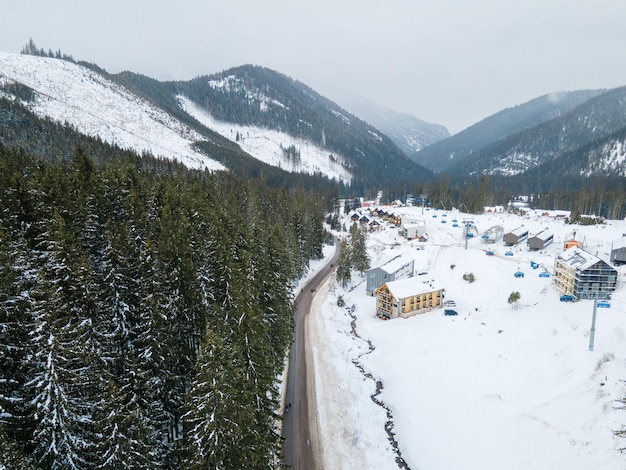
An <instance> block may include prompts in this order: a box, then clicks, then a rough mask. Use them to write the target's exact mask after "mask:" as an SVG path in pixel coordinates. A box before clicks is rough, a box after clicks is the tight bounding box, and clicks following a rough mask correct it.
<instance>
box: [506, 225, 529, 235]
mask: <svg viewBox="0 0 626 470" xmlns="http://www.w3.org/2000/svg"><path fill="white" fill-rule="evenodd" d="M526 233H528V230H527V229H526V228H524V227H523V226H520V227H517V228H516V229H514V230H511V231H510V232H509V234H512V235H518V236H519V235H524V234H526Z"/></svg>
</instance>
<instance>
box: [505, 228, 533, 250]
mask: <svg viewBox="0 0 626 470" xmlns="http://www.w3.org/2000/svg"><path fill="white" fill-rule="evenodd" d="M526 238H528V230H527V229H525V228H524V227H523V226H521V227H517V228H516V229H515V230H512V231H510V232H509V233H506V234H505V235H504V244H505V245H508V246H513V245H517V244H518V243H519V242H521V241H522V240H525V239H526Z"/></svg>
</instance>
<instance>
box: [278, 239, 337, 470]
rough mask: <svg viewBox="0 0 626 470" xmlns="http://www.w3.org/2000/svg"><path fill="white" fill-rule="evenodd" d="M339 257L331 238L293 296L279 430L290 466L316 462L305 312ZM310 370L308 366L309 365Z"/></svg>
mask: <svg viewBox="0 0 626 470" xmlns="http://www.w3.org/2000/svg"><path fill="white" fill-rule="evenodd" d="M338 258H339V242H338V241H335V254H334V255H333V257H332V259H331V260H329V261H328V263H327V264H326V265H325V266H324V267H323V268H322V269H320V270H319V272H318V273H317V274H316V275H315V276H314V277H313V278H311V280H310V281H309V282H308V283H307V284H306V286H305V287H304V288H303V289H302V290H301V291H300V292H299V293H298V295H297V296H296V299H295V303H296V313H295V330H294V341H293V343H292V345H291V351H290V353H289V366H288V367H287V375H286V377H285V404H286V405H289V406H290V409H289V411H288V412H287V411H286V410H283V411H284V419H283V427H282V434H283V436H285V441H284V443H283V463H284V464H285V465H287V466H288V467H289V468H292V469H294V470H316V469H317V468H318V467H317V466H316V465H319V443H318V442H317V440H318V432H317V417H316V413H315V409H314V407H315V384H314V383H313V380H312V375H311V374H307V367H309V366H310V362H309V361H310V353H309V352H308V351H307V349H306V344H307V341H306V328H305V324H306V316H307V315H308V313H309V310H310V308H311V302H312V300H313V296H314V295H315V291H316V290H317V289H318V288H319V286H320V285H322V284H323V283H324V282H325V281H326V279H327V278H328V276H330V274H331V273H332V271H333V270H334V269H335V268H334V266H335V265H336V263H337V259H338ZM311 370H312V369H311Z"/></svg>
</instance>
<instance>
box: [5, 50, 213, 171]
mask: <svg viewBox="0 0 626 470" xmlns="http://www.w3.org/2000/svg"><path fill="white" fill-rule="evenodd" d="M13 83H19V84H22V85H25V86H27V87H28V88H30V89H32V90H33V91H34V95H33V99H32V100H31V101H30V102H28V103H24V104H26V106H27V107H28V108H29V109H31V110H32V111H33V112H35V113H36V114H37V115H39V116H44V117H48V118H50V119H52V120H54V121H57V122H60V123H67V124H69V125H70V126H72V127H73V128H74V129H76V130H78V131H79V132H81V133H83V134H87V135H89V136H92V137H98V138H100V139H102V140H103V141H105V142H108V143H111V144H115V145H117V146H119V147H122V148H127V149H132V150H135V151H136V152H138V153H143V152H149V153H151V154H153V155H154V156H157V157H164V158H171V159H175V160H178V161H180V162H182V163H183V164H185V165H186V166H188V167H190V168H199V169H209V170H219V169H224V168H225V167H224V166H223V165H222V164H220V163H219V162H217V161H215V160H213V159H211V158H210V157H208V156H207V155H205V154H202V153H200V152H198V151H197V150H195V149H194V148H193V147H192V144H193V143H194V142H197V141H201V140H203V137H202V136H201V135H200V134H198V132H196V131H194V130H193V129H191V128H190V127H189V126H187V125H185V124H183V123H181V122H180V121H179V120H177V119H174V118H173V117H172V116H170V115H169V114H168V113H166V112H164V111H163V110H161V109H159V108H157V107H155V106H153V105H151V104H150V103H149V102H148V101H146V100H144V99H141V98H139V97H138V96H136V95H135V94H133V93H131V92H129V91H128V90H126V89H125V88H124V87H122V86H120V85H117V84H116V83H114V82H112V81H110V80H108V79H106V78H105V77H103V76H102V75H100V74H98V73H96V72H93V71H91V70H90V69H88V68H86V67H83V66H81V65H78V64H75V63H73V62H69V61H66V60H60V59H53V58H47V57H37V56H29V55H21V54H7V53H0V87H4V88H6V86H7V85H10V84H13ZM0 96H5V97H8V96H10V95H9V93H7V91H6V90H5V91H2V88H0Z"/></svg>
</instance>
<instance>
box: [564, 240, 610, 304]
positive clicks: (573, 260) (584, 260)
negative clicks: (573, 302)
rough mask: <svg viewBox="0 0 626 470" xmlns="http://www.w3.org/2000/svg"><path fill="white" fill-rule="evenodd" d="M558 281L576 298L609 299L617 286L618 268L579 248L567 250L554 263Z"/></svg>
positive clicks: (566, 293) (565, 290)
mask: <svg viewBox="0 0 626 470" xmlns="http://www.w3.org/2000/svg"><path fill="white" fill-rule="evenodd" d="M554 284H555V285H556V288H557V289H558V290H559V291H560V292H561V294H564V295H571V296H572V297H573V298H574V299H594V298H596V299H597V298H609V297H610V296H611V293H612V292H614V291H615V289H616V288H617V271H616V270H615V269H614V268H612V267H611V266H610V265H609V264H608V263H606V262H604V261H602V260H601V259H600V258H598V257H596V256H594V255H592V254H591V253H587V252H586V251H584V250H582V249H581V248H578V247H572V248H570V249H568V250H565V251H564V252H563V253H561V254H560V255H558V256H557V258H556V260H555V262H554Z"/></svg>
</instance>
